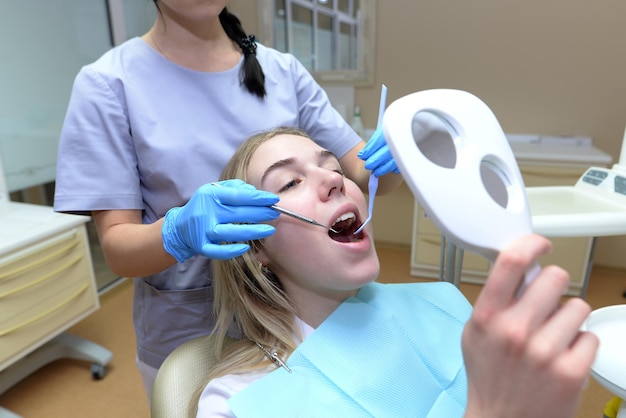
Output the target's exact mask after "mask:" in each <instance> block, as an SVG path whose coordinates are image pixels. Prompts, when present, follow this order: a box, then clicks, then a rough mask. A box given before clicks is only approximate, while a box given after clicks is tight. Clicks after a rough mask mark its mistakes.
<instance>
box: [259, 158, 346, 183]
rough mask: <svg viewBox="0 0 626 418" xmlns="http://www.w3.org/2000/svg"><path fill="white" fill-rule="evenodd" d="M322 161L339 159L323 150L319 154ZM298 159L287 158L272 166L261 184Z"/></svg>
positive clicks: (262, 178)
mask: <svg viewBox="0 0 626 418" xmlns="http://www.w3.org/2000/svg"><path fill="white" fill-rule="evenodd" d="M318 155H319V159H320V161H326V160H327V159H329V158H337V157H336V156H335V154H333V153H332V152H330V151H328V150H321V151H319V152H318ZM296 161H297V159H296V158H295V157H290V158H285V159H282V160H278V161H276V162H275V163H274V164H272V165H270V166H269V167H268V168H267V170H265V172H264V173H263V176H262V177H261V184H263V182H264V181H265V178H266V177H267V176H268V175H269V174H270V173H271V172H272V171H274V170H278V169H279V168H282V167H285V166H288V165H292V164H295V163H296Z"/></svg>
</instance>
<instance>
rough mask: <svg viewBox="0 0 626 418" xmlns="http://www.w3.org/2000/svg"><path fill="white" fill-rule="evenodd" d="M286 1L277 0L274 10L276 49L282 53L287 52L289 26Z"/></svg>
mask: <svg viewBox="0 0 626 418" xmlns="http://www.w3.org/2000/svg"><path fill="white" fill-rule="evenodd" d="M286 10H287V9H286V8H285V0H276V1H275V8H274V33H273V37H274V48H276V49H278V50H279V51H282V52H287V51H288V49H287V24H286V22H285V20H286V19H285V15H286V13H287V12H286Z"/></svg>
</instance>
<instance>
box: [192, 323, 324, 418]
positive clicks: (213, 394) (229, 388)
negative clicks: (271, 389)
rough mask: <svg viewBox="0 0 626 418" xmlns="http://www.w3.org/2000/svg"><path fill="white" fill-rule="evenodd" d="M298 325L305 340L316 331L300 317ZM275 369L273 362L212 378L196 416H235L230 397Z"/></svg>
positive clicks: (205, 417)
mask: <svg viewBox="0 0 626 418" xmlns="http://www.w3.org/2000/svg"><path fill="white" fill-rule="evenodd" d="M296 325H297V326H299V327H300V332H301V334H302V340H303V341H304V340H305V339H306V338H307V337H308V336H309V335H311V333H312V332H313V331H314V328H313V327H311V326H310V325H308V324H306V323H305V322H304V321H302V320H301V319H300V318H296ZM275 369H276V367H275V366H274V365H273V364H272V365H271V366H270V367H269V368H267V369H264V370H260V371H258V372H251V373H243V374H227V375H225V376H222V377H218V378H216V379H213V380H211V381H210V382H209V384H208V385H207V386H206V387H205V388H204V390H203V391H202V395H200V400H199V402H198V412H197V414H196V418H217V417H223V418H226V417H228V418H234V415H233V413H232V411H231V410H230V407H229V406H228V399H230V397H231V396H234V395H235V394H237V393H238V392H239V391H241V390H243V389H245V388H246V387H247V386H248V385H250V384H252V383H254V382H256V381H257V380H259V379H260V378H262V377H264V376H265V375H267V374H268V373H270V372H272V371H274V370H275Z"/></svg>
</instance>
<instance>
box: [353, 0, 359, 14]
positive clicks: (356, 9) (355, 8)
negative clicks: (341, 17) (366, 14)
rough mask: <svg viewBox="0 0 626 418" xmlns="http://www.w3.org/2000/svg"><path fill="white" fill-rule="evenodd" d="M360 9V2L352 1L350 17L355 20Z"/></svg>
mask: <svg viewBox="0 0 626 418" xmlns="http://www.w3.org/2000/svg"><path fill="white" fill-rule="evenodd" d="M360 9H361V2H360V0H352V17H354V18H356V17H357V16H358V15H359V12H360Z"/></svg>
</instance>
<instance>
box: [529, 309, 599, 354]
mask: <svg viewBox="0 0 626 418" xmlns="http://www.w3.org/2000/svg"><path fill="white" fill-rule="evenodd" d="M590 312H591V307H590V306H589V305H588V304H587V303H586V302H585V301H583V300H582V299H578V298H575V299H570V300H568V301H567V302H565V304H564V305H563V306H562V307H561V308H560V309H558V310H557V311H555V312H554V313H553V315H552V316H551V317H550V319H549V320H548V321H546V322H545V323H544V324H543V325H542V326H541V328H540V329H539V330H538V331H537V332H536V334H535V337H534V338H535V341H536V344H539V345H541V346H543V347H545V348H544V349H545V350H546V351H547V350H550V351H553V352H561V351H565V350H567V349H568V348H569V347H570V346H572V344H574V343H575V342H576V341H577V339H578V338H579V336H580V327H581V326H582V324H583V322H584V321H585V319H586V318H587V317H588V316H589V313H590Z"/></svg>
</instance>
